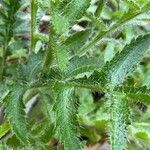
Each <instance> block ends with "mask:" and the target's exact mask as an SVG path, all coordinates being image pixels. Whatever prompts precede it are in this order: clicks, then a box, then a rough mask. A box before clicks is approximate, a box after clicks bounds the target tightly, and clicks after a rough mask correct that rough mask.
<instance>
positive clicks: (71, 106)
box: [55, 89, 81, 150]
mask: <svg viewBox="0 0 150 150" xmlns="http://www.w3.org/2000/svg"><path fill="white" fill-rule="evenodd" d="M55 107H56V108H55V109H56V129H57V132H58V136H59V138H60V141H61V142H63V144H64V147H65V150H80V149H81V144H80V141H79V139H78V132H77V127H76V125H77V122H76V120H77V116H76V115H77V102H76V99H75V98H74V97H73V89H63V90H62V91H61V92H60V93H59V96H58V99H57V102H56V106H55Z"/></svg>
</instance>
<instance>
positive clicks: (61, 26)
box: [52, 0, 90, 34]
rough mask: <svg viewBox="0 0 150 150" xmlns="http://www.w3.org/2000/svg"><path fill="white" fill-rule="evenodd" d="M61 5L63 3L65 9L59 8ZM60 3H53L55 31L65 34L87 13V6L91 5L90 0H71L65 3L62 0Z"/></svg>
mask: <svg viewBox="0 0 150 150" xmlns="http://www.w3.org/2000/svg"><path fill="white" fill-rule="evenodd" d="M65 4H66V5H65ZM60 5H63V9H60V8H59V6H60ZM60 5H57V4H53V5H52V7H53V10H52V23H53V26H54V28H55V31H56V32H57V33H59V34H63V33H65V32H68V30H69V27H70V26H72V25H73V24H74V23H75V22H76V21H77V20H78V19H80V18H81V17H82V16H83V15H84V14H85V12H86V10H87V8H88V7H89V6H90V0H82V1H80V0H71V1H69V2H68V1H67V2H65V3H64V1H62V2H61V4H60ZM73 8H76V9H73ZM59 9H60V10H59Z"/></svg>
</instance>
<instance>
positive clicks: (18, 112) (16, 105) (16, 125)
mask: <svg viewBox="0 0 150 150" xmlns="http://www.w3.org/2000/svg"><path fill="white" fill-rule="evenodd" d="M24 92H25V88H24V87H23V86H21V85H19V84H16V85H12V86H11V89H10V92H9V94H8V95H7V97H6V98H5V102H4V103H5V107H6V115H7V118H8V120H9V122H10V125H11V128H12V130H13V131H14V133H15V135H16V136H17V138H18V139H19V140H20V141H21V142H22V143H24V144H29V141H30V138H31V135H30V132H29V130H28V127H27V123H26V119H25V112H24V108H25V106H24V104H23V100H22V98H23V94H24Z"/></svg>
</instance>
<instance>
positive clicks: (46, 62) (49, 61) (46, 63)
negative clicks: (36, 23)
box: [43, 1, 55, 71]
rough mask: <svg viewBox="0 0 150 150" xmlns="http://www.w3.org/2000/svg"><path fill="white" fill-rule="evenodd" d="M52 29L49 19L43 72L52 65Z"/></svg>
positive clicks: (51, 10) (51, 11)
mask: <svg viewBox="0 0 150 150" xmlns="http://www.w3.org/2000/svg"><path fill="white" fill-rule="evenodd" d="M50 13H53V8H52V2H51V1H50ZM51 16H52V15H51ZM54 34H55V32H54V29H53V25H52V20H51V19H50V22H49V42H48V49H47V51H46V55H45V60H44V65H43V70H44V71H45V70H47V68H48V67H49V66H50V65H51V64H52V62H53V60H54V49H53V43H54V38H55V37H54Z"/></svg>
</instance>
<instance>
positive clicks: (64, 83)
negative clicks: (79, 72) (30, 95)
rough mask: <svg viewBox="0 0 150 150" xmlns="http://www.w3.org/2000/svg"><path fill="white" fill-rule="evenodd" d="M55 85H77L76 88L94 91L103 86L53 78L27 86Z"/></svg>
mask: <svg viewBox="0 0 150 150" xmlns="http://www.w3.org/2000/svg"><path fill="white" fill-rule="evenodd" d="M55 85H58V86H59V85H60V86H64V87H70V88H71V87H78V88H86V89H91V90H94V91H104V90H105V88H104V87H102V86H101V85H98V84H95V85H94V84H93V85H91V84H90V85H89V84H86V83H77V82H72V81H58V80H56V81H54V80H49V81H48V82H47V83H42V84H41V83H33V84H31V85H29V88H30V89H32V88H45V87H53V86H55Z"/></svg>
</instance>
